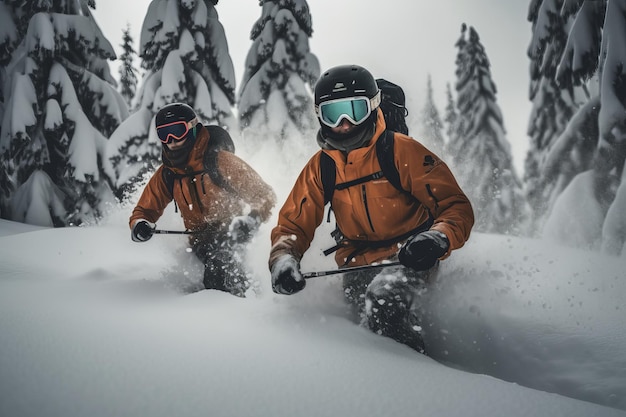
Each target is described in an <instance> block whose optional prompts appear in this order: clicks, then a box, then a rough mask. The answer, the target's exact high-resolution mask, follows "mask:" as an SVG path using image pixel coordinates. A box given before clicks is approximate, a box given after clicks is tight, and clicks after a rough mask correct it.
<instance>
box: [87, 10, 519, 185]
mask: <svg viewBox="0 0 626 417" xmlns="http://www.w3.org/2000/svg"><path fill="white" fill-rule="evenodd" d="M307 3H308V5H309V10H310V12H311V18H312V21H313V36H312V37H311V39H310V47H311V52H312V53H313V54H315V55H316V56H317V58H318V59H319V61H320V66H321V69H322V71H324V70H326V69H328V68H330V67H333V66H335V65H343V64H358V65H362V66H364V67H366V68H368V69H369V70H370V71H371V72H372V74H373V75H374V76H375V77H382V78H387V79H388V80H390V81H393V82H395V83H397V84H399V85H401V86H402V87H403V88H404V90H405V93H406V95H407V107H408V109H409V117H408V123H409V128H410V130H411V131H416V130H415V129H414V128H413V127H414V126H416V124H417V122H418V116H419V114H420V111H421V108H422V106H423V105H424V101H425V94H426V83H427V77H428V75H430V76H431V77H432V83H433V90H434V98H435V101H436V102H437V105H438V110H439V114H440V116H441V117H442V118H443V112H444V108H445V105H446V102H445V88H446V84H447V83H450V84H451V87H452V89H454V82H455V80H456V77H455V75H454V71H455V69H456V64H455V59H456V54H457V52H458V49H457V48H456V47H455V46H454V44H455V43H456V41H457V40H458V39H459V37H460V36H461V24H462V23H467V24H468V25H469V26H474V27H475V28H476V30H477V31H478V34H479V36H480V38H481V43H482V44H483V45H484V47H485V50H486V52H487V56H488V57H489V60H490V62H491V74H492V79H493V80H494V82H495V84H496V87H497V88H498V94H497V97H496V99H497V103H498V104H499V105H500V107H501V110H502V113H503V116H504V127H505V128H506V130H507V139H508V140H509V142H510V143H511V147H512V152H513V156H514V162H515V167H516V169H517V173H518V175H520V176H521V174H522V171H523V165H524V158H525V152H526V149H527V148H528V137H527V135H526V128H527V125H528V115H529V112H530V108H531V103H530V102H529V100H528V84H529V78H530V77H529V74H528V68H529V61H528V58H527V56H526V49H527V48H528V44H529V42H530V39H531V24H530V22H528V21H527V20H526V15H527V12H528V2H527V1H504V2H503V1H498V0H473V1H471V2H467V1H460V0H438V1H423V0H419V1H416V0H387V1H386V2H376V1H372V0H367V1H363V0H341V1H339V2H336V1H321V0H315V1H308V2H307ZM149 4H150V1H149V0H133V1H132V2H129V1H125V0H106V1H102V0H101V1H100V2H98V3H97V9H96V10H95V11H94V13H93V14H94V16H95V18H96V22H97V23H98V25H99V26H100V28H101V29H102V31H103V33H104V34H105V36H106V37H107V38H108V39H109V41H110V42H111V44H112V45H113V47H114V48H115V50H116V53H117V55H118V57H119V56H120V55H121V53H122V48H121V44H122V30H124V29H125V28H126V25H127V24H128V23H129V24H130V25H131V34H132V36H133V38H134V41H135V48H138V47H139V38H140V33H141V25H142V23H143V19H144V17H145V13H146V10H147V8H148V5H149ZM215 9H216V10H217V13H218V15H219V19H220V22H221V23H222V25H223V26H224V31H225V33H226V38H227V41H228V47H229V51H230V55H231V57H232V60H233V64H234V67H235V75H236V78H237V89H239V87H240V83H241V78H242V76H243V72H244V63H245V58H246V54H247V53H248V50H249V49H250V46H251V45H252V41H251V40H250V30H251V29H252V26H253V24H254V22H256V20H257V19H258V18H259V17H260V16H261V7H260V6H259V2H258V0H220V1H219V3H217V5H216V6H215ZM120 11H123V15H120ZM136 63H137V65H138V60H137V61H136ZM117 65H118V63H117V62H114V63H112V65H111V68H112V74H113V75H114V76H116V77H118V76H119V75H118V71H117ZM140 80H141V78H140Z"/></svg>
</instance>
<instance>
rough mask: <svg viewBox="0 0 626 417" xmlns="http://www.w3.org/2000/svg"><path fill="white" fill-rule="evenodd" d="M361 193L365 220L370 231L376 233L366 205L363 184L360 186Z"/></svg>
mask: <svg viewBox="0 0 626 417" xmlns="http://www.w3.org/2000/svg"><path fill="white" fill-rule="evenodd" d="M361 195H362V196H363V205H364V206H365V215H366V216H367V221H368V222H369V224H370V228H371V229H372V232H374V233H376V230H374V224H372V218H371V217H370V210H369V207H368V206H367V193H366V192H365V184H363V185H362V186H361Z"/></svg>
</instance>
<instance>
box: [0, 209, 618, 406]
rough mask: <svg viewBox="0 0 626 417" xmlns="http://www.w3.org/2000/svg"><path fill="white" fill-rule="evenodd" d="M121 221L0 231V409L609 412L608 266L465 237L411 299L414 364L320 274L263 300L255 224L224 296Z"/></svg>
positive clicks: (612, 341) (612, 399)
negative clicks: (235, 283)
mask: <svg viewBox="0 0 626 417" xmlns="http://www.w3.org/2000/svg"><path fill="white" fill-rule="evenodd" d="M127 215H128V212H127V211H124V210H122V211H121V213H120V214H119V216H117V217H116V216H112V218H111V220H110V221H109V222H107V223H104V224H101V225H99V226H92V227H81V228H66V229H41V228H33V227H29V226H24V225H18V224H16V223H11V222H6V221H0V247H1V248H2V250H0V415H1V416H7V417H9V416H10V417H23V416H24V417H25V416H46V417H50V416H62V417H72V416H81V417H83V416H91V417H97V416H150V417H157V416H168V417H170V416H173V415H175V416H200V415H202V416H206V415H210V416H264V417H265V416H272V417H281V416H289V417H293V416H315V417H320V416H333V417H336V416H358V417H366V416H377V417H378V416H383V415H385V416H386V415H396V416H448V417H452V416H462V417H471V416H550V417H556V416H567V417H572V416H581V417H589V416H625V415H626V411H625V410H626V305H624V300H625V299H626V279H625V277H624V266H625V265H626V262H625V260H624V258H623V257H622V258H613V257H605V256H602V255H599V254H594V253H590V252H583V251H577V250H573V249H566V248H560V247H555V246H554V245H553V244H551V243H547V242H543V241H537V240H527V239H519V238H508V237H502V236H491V235H481V234H477V233H475V234H474V235H472V238H471V239H470V241H469V242H468V244H467V245H466V246H465V247H464V248H463V249H461V250H459V251H457V252H455V253H454V254H453V256H452V257H451V258H449V259H448V260H446V261H445V262H443V263H442V265H441V268H440V272H439V276H438V278H437V280H436V282H435V283H434V284H433V285H432V286H431V288H430V289H429V291H428V292H427V294H426V297H425V299H424V305H425V307H426V310H427V311H428V318H427V320H426V322H425V323H424V326H425V329H426V335H425V339H426V344H427V348H428V350H429V352H430V355H431V356H430V357H427V356H424V355H420V354H418V353H416V352H415V351H413V350H411V349H409V348H408V347H405V346H403V345H401V344H398V343H396V342H394V341H392V340H390V339H387V338H383V337H381V336H377V335H375V334H373V333H371V332H369V331H368V330H366V329H364V328H362V327H360V326H358V325H357V324H355V323H354V322H352V320H351V319H350V314H349V312H348V309H347V307H346V305H345V304H344V303H343V300H342V298H341V288H340V283H339V277H338V276H337V275H334V276H327V277H323V278H315V279H311V280H309V281H308V285H307V288H306V289H305V290H304V291H303V292H301V293H299V294H297V295H294V296H291V297H287V296H279V295H275V294H273V293H272V292H271V289H270V285H269V273H268V272H267V267H266V262H267V253H268V250H269V237H268V234H269V230H270V227H271V225H269V224H268V225H264V226H263V227H262V228H261V230H260V234H259V236H258V239H257V240H255V241H254V242H253V243H252V244H251V247H250V252H251V253H250V266H251V267H252V268H253V269H254V275H255V277H256V279H257V280H258V289H257V290H258V294H256V295H255V294H254V293H250V294H249V297H248V298H245V299H241V298H236V297H233V296H230V295H228V294H225V293H220V292H216V291H196V290H197V289H198V288H199V287H200V284H199V281H200V275H199V274H198V270H199V269H198V265H197V263H196V262H195V261H194V259H193V256H192V255H190V254H188V253H186V252H185V239H184V237H181V236H173V235H157V236H155V237H154V238H153V239H152V240H151V241H149V242H147V243H144V244H137V243H133V242H131V240H130V235H129V230H128V228H127V226H126V224H125V218H126V216H127ZM173 223H175V222H173ZM163 225H165V226H167V222H163ZM163 225H160V226H163ZM174 226H175V225H172V227H174ZM163 228H167V227H163ZM320 236H321V235H320ZM314 243H315V242H314ZM318 252H319V251H318V250H316V249H312V250H311V251H310V252H309V254H308V255H307V258H305V260H304V262H303V269H304V270H305V271H309V270H314V269H328V268H330V267H332V265H331V264H330V260H327V259H323V257H321V256H319V254H318ZM185 265H186V266H185Z"/></svg>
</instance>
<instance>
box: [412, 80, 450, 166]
mask: <svg viewBox="0 0 626 417" xmlns="http://www.w3.org/2000/svg"><path fill="white" fill-rule="evenodd" d="M419 123H420V134H419V136H418V139H419V140H420V142H421V141H423V143H424V145H426V146H427V147H428V149H430V150H431V151H433V152H434V153H436V154H437V155H439V156H440V157H443V149H444V146H445V143H444V139H443V133H442V130H443V122H442V121H441V117H439V111H438V110H437V106H436V105H435V99H434V98H433V83H432V78H431V76H430V74H428V80H427V81H426V95H425V102H424V107H423V108H422V112H421V114H420V119H419Z"/></svg>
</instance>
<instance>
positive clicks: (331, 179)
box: [320, 152, 337, 205]
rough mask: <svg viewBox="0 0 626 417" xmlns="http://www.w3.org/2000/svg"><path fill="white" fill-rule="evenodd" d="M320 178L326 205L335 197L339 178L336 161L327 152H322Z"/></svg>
mask: <svg viewBox="0 0 626 417" xmlns="http://www.w3.org/2000/svg"><path fill="white" fill-rule="evenodd" d="M320 178H321V179H322V186H323V187H324V205H326V204H328V203H330V202H331V200H332V199H333V194H334V193H335V181H336V180H337V170H336V166H335V161H334V160H333V158H331V157H330V155H328V154H327V153H326V152H322V153H321V154H320Z"/></svg>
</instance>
